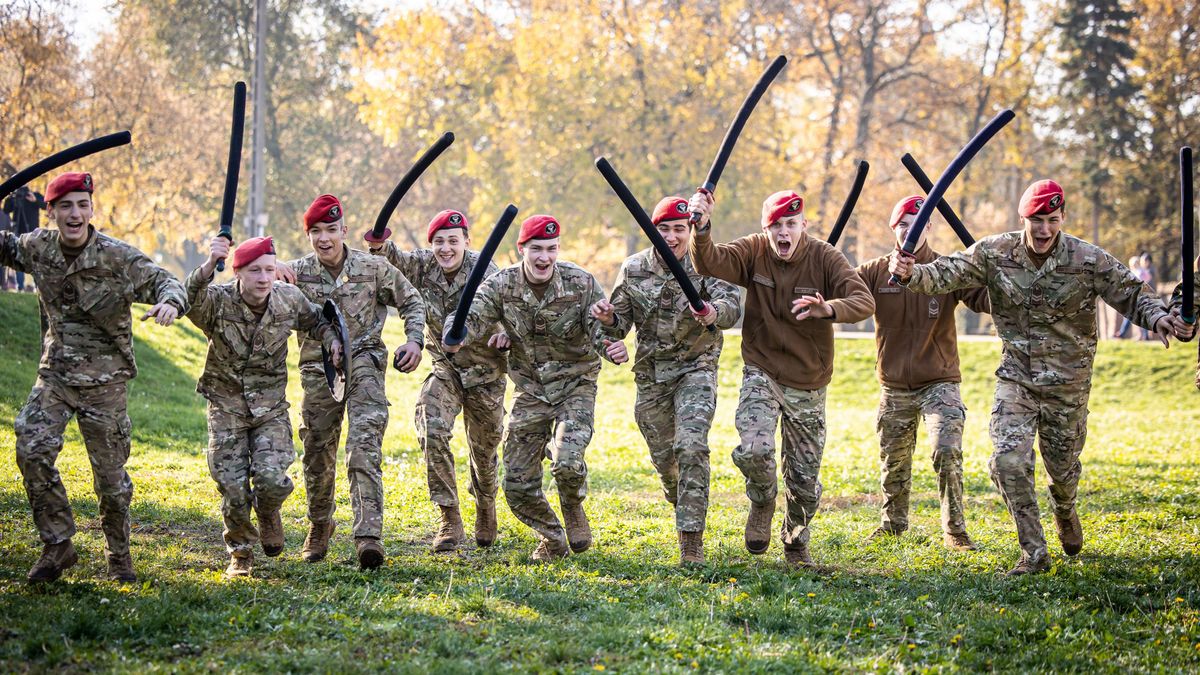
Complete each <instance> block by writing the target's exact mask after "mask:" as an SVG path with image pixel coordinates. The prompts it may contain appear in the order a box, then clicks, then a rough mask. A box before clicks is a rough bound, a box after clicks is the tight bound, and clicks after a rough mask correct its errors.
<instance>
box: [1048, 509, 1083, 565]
mask: <svg viewBox="0 0 1200 675" xmlns="http://www.w3.org/2000/svg"><path fill="white" fill-rule="evenodd" d="M1054 529H1056V530H1058V540H1059V541H1061V542H1062V547H1063V553H1066V554H1067V555H1077V554H1078V553H1079V552H1080V551H1082V550H1083V526H1082V525H1080V524H1079V514H1078V513H1075V509H1071V515H1069V516H1067V517H1066V518H1063V517H1061V516H1059V515H1058V514H1057V513H1056V514H1054Z"/></svg>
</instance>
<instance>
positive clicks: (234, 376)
mask: <svg viewBox="0 0 1200 675" xmlns="http://www.w3.org/2000/svg"><path fill="white" fill-rule="evenodd" d="M212 280H213V278H212V276H208V277H205V276H204V273H203V272H202V271H201V270H200V269H199V268H197V269H195V270H193V271H192V273H191V274H189V275H188V277H187V279H186V280H185V281H184V285H185V286H186V287H187V297H188V302H189V303H191V309H189V310H188V313H187V317H188V318H189V319H191V320H192V323H194V324H196V327H197V328H199V329H200V330H201V331H202V332H203V333H204V335H205V336H206V337H208V355H207V357H206V358H205V360H204V373H203V374H201V375H200V382H199V383H198V384H197V385H196V391H198V392H200V394H201V395H203V396H204V398H206V399H208V402H209V403H210V404H212V405H213V406H215V407H217V408H219V409H220V410H223V411H225V412H228V413H232V414H235V415H241V416H244V417H250V418H260V417H264V416H266V415H270V414H274V413H278V412H280V411H282V410H287V407H288V403H287V380H288V372H287V355H288V335H290V334H291V332H292V331H297V332H298V333H300V334H301V335H303V336H304V337H307V338H308V339H310V340H315V341H322V342H324V343H325V344H326V346H328V345H329V344H330V343H331V342H332V341H333V338H334V331H333V330H332V329H331V327H330V325H329V323H328V322H327V321H326V320H325V318H324V317H323V316H322V315H321V308H320V307H317V306H316V305H314V304H312V303H311V302H309V301H308V299H307V298H305V297H304V294H303V293H301V292H300V289H298V288H296V287H295V286H293V285H291V284H285V283H283V282H281V281H276V282H275V287H274V289H273V290H272V291H271V295H270V296H268V298H267V311H266V313H265V314H263V316H262V318H261V319H259V318H258V317H256V316H255V315H254V312H252V311H250V308H249V307H247V306H246V303H245V302H244V301H243V300H242V292H241V286H240V284H239V283H238V282H237V280H234V281H230V282H228V283H224V284H217V285H215V286H213V285H210V284H211V283H212Z"/></svg>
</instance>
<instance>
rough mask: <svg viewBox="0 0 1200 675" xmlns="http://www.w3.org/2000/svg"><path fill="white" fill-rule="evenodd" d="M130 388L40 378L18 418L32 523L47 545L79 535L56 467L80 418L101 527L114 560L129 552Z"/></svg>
mask: <svg viewBox="0 0 1200 675" xmlns="http://www.w3.org/2000/svg"><path fill="white" fill-rule="evenodd" d="M126 393H127V392H126V383H125V382H116V383H113V384H106V385H99V386H91V387H76V386H72V385H69V384H65V383H63V382H62V381H60V380H58V379H57V378H56V377H55V376H54V375H39V376H38V379H37V382H35V383H34V385H33V391H31V392H30V393H29V400H28V401H26V403H25V407H23V408H22V409H21V412H20V413H19V414H18V415H17V418H16V420H15V422H14V424H13V432H14V433H15V435H16V437H17V468H19V469H20V470H21V476H22V477H23V479H24V483H25V494H26V495H28V497H29V506H30V507H31V508H32V510H33V523H34V525H35V526H36V527H37V530H38V535H39V536H40V537H41V539H42V542H44V543H46V544H57V543H60V542H63V541H66V540H68V539H70V538H71V537H73V536H75V519H74V517H73V516H72V515H71V503H70V502H69V501H68V500H67V490H66V488H65V487H64V486H63V483H62V479H61V478H60V477H59V474H58V469H56V468H55V466H54V463H55V461H56V460H57V459H58V453H60V452H61V451H62V448H63V431H64V430H65V429H66V427H67V422H69V421H70V420H71V417H72V416H75V417H76V418H77V419H78V421H79V432H80V434H81V435H82V436H83V445H84V447H85V448H87V454H88V460H89V461H90V462H91V463H92V486H93V487H94V488H95V491H96V497H97V499H98V501H99V507H100V526H101V529H103V531H104V539H105V542H106V545H107V552H108V553H109V554H110V555H125V554H127V553H129V502H130V500H131V499H133V482H132V481H131V480H130V478H129V474H128V473H126V472H125V462H127V461H128V460H129V443H130V435H129V433H130V423H129V416H128V415H127V414H126V400H127V399H126Z"/></svg>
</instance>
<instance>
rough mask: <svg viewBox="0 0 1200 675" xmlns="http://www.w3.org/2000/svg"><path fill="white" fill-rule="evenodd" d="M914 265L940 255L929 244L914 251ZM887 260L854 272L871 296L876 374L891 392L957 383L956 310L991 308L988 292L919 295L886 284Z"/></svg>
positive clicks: (875, 260)
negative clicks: (856, 272)
mask: <svg viewBox="0 0 1200 675" xmlns="http://www.w3.org/2000/svg"><path fill="white" fill-rule="evenodd" d="M915 255H916V262H917V263H918V264H923V263H927V262H932V261H934V260H936V259H938V258H939V257H941V255H940V254H939V253H937V252H936V251H934V250H933V249H932V248H930V247H929V246H928V245H925V246H922V247H921V248H919V249H917V252H916V254H915ZM888 258H889V256H883V257H881V258H876V259H874V260H870V261H867V262H865V263H863V264H862V265H859V266H858V274H859V276H861V277H862V279H863V282H864V283H866V284H867V288H868V289H869V290H870V291H871V295H873V296H874V297H875V347H876V350H877V354H878V360H877V361H878V362H877V364H876V373H877V374H878V375H879V381H880V382H881V383H883V384H884V385H885V386H887V387H891V388H893V389H905V390H912V389H920V388H921V387H925V386H928V385H931V384H934V383H937V382H961V381H962V375H961V374H960V373H959V370H958V335H957V332H958V331H957V329H956V326H955V323H954V308H955V307H957V306H958V303H960V302H961V303H963V304H964V305H966V306H967V307H969V308H971V310H973V311H976V312H981V313H988V312H990V311H991V309H992V304H991V302H989V301H988V294H987V289H986V288H971V289H965V290H958V291H954V292H953V293H943V294H941V295H920V294H919V293H914V292H912V291H910V290H908V289H907V288H905V287H904V286H899V285H897V286H889V285H888V279H890V278H891V276H892V275H891V273H890V272H888Z"/></svg>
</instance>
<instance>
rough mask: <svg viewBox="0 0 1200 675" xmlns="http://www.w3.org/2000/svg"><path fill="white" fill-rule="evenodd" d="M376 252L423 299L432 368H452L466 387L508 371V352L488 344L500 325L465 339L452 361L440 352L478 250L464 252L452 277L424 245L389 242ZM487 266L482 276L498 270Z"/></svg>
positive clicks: (477, 259) (502, 376) (502, 374)
mask: <svg viewBox="0 0 1200 675" xmlns="http://www.w3.org/2000/svg"><path fill="white" fill-rule="evenodd" d="M376 255H381V256H383V257H384V258H386V259H387V261H388V262H389V263H391V264H392V265H393V266H395V267H396V269H398V270H400V271H401V272H402V273H403V274H404V276H405V277H406V278H407V279H408V280H409V281H411V282H412V283H413V285H414V286H416V288H417V290H418V291H420V293H421V298H422V299H423V300H424V301H425V333H426V335H427V336H428V337H427V338H426V340H425V348H426V349H427V350H428V351H429V355H430V356H431V357H432V359H433V366H434V369H435V370H437V369H439V368H440V369H441V370H442V371H443V372H444V371H447V370H453V371H454V372H456V373H457V374H458V377H459V379H460V380H461V381H462V386H464V387H466V388H468V389H470V388H471V387H474V386H476V385H479V384H485V383H487V382H495V381H496V380H501V379H503V378H504V373H506V372H507V371H508V355H507V354H505V353H504V352H501V351H499V350H497V349H494V348H492V347H489V346H488V345H487V341H488V338H489V337H491V334H492V333H498V332H500V328H499V326H497V327H496V328H495V330H493V331H491V333H487V332H484V333H480V334H479V335H478V336H475V337H474V338H473V339H470V340H467V341H465V342H464V343H463V345H462V349H459V350H458V352H456V353H455V354H454V357H453V360H451V359H449V358H447V357H446V355H445V354H443V353H442V334H443V333H445V332H446V317H447V316H449V315H450V314H453V313H454V309H455V308H456V307H458V300H459V298H460V297H462V291H463V286H465V285H466V283H467V278H468V277H470V276H471V271H472V270H474V269H475V264H476V263H477V262H478V261H479V253H477V252H475V251H467V252H466V255H465V256H464V257H463V263H462V265H460V266H459V268H458V270H457V271H456V272H455V273H454V278H453V279H452V280H447V279H446V275H445V273H444V272H442V268H441V267H440V266H439V265H438V264H437V260H436V259H435V258H434V255H433V251H431V250H430V249H427V248H421V249H417V250H415V251H401V250H400V248H399V247H398V246H396V245H395V244H393V243H392V242H390V241H389V242H387V243H385V244H384V246H383V248H382V249H381V250H380V251H379V252H378V253H377V254H376ZM487 269H488V271H487V275H486V276H485V278H487V277H490V276H492V275H494V274H495V273H496V272H499V271H500V268H499V267H497V266H496V264H495V263H490V262H489V263H488V268H487Z"/></svg>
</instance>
